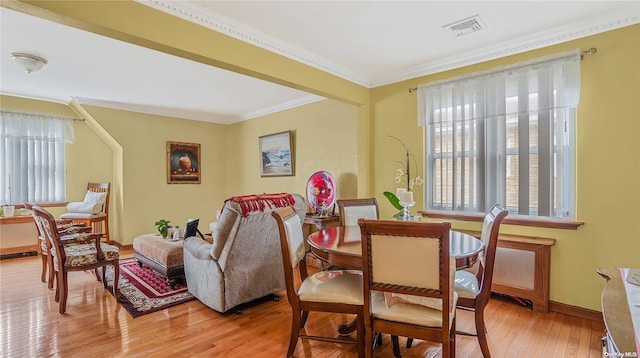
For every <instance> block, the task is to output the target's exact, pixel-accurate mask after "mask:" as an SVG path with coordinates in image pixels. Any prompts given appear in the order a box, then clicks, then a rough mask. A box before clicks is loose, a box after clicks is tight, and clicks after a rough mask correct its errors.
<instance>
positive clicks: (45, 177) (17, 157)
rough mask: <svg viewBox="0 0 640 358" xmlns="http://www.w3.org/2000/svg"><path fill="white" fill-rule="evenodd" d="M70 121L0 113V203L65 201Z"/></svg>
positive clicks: (25, 114) (71, 121)
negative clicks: (66, 149) (66, 157)
mask: <svg viewBox="0 0 640 358" xmlns="http://www.w3.org/2000/svg"><path fill="white" fill-rule="evenodd" d="M73 140H74V132H73V120H72V119H68V118H55V117H48V116H42V115H36V114H27V113H15V112H6V111H2V112H0V149H1V153H0V173H1V174H0V203H2V204H5V203H11V204H20V203H24V202H39V203H42V202H53V201H64V200H65V184H64V182H65V181H64V180H65V143H73Z"/></svg>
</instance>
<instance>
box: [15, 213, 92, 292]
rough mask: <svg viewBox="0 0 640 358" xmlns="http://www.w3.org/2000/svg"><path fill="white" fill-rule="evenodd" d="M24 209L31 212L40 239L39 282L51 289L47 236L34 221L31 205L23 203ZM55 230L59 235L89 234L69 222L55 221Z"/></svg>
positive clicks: (38, 223) (52, 278) (51, 278)
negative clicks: (40, 270)
mask: <svg viewBox="0 0 640 358" xmlns="http://www.w3.org/2000/svg"><path fill="white" fill-rule="evenodd" d="M24 207H25V208H26V209H27V210H29V211H30V212H31V215H32V216H33V219H34V222H35V224H36V229H37V231H38V239H40V258H41V259H42V273H41V274H40V280H41V281H42V282H47V286H48V287H49V289H52V288H53V282H54V280H55V275H54V274H53V258H52V256H51V255H50V254H49V253H50V252H51V248H50V247H49V240H47V236H46V234H45V233H44V231H43V229H42V225H40V222H39V221H38V220H37V219H36V216H35V214H34V213H33V204H31V203H24ZM56 229H57V230H58V233H60V235H70V234H76V233H88V232H91V228H90V227H86V226H85V225H84V224H81V223H72V222H71V220H56Z"/></svg>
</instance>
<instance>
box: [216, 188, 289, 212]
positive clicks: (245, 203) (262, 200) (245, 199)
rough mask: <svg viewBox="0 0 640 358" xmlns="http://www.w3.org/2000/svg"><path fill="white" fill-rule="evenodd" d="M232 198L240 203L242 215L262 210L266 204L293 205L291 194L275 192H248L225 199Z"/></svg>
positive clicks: (278, 206)
mask: <svg viewBox="0 0 640 358" xmlns="http://www.w3.org/2000/svg"><path fill="white" fill-rule="evenodd" d="M229 200H233V201H235V202H236V203H238V204H239V205H240V210H242V216H243V217H245V218H246V217H247V216H249V214H250V213H251V212H254V211H263V210H264V208H265V206H266V205H267V204H269V205H272V206H275V207H276V208H283V207H285V206H293V205H294V204H295V202H296V201H295V199H294V198H293V196H292V195H291V194H287V193H277V194H250V195H242V196H232V197H230V198H229V199H227V200H225V201H224V202H225V204H226V203H227V201H229Z"/></svg>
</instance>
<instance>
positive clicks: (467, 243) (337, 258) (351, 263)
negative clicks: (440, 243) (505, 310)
mask: <svg viewBox="0 0 640 358" xmlns="http://www.w3.org/2000/svg"><path fill="white" fill-rule="evenodd" d="M360 240H361V235H360V227H359V226H337V227H331V228H327V229H324V230H320V231H316V232H314V233H312V234H311V235H309V237H308V239H307V241H308V243H309V246H310V248H311V252H312V253H313V254H314V255H315V256H316V257H318V258H319V259H320V260H322V261H325V262H328V263H329V264H331V265H334V266H337V267H341V268H348V269H356V270H361V269H362V244H361V241H360ZM483 249H484V245H483V243H482V241H480V240H478V239H477V238H475V237H474V236H471V235H469V234H465V233H462V232H459V231H455V230H451V232H450V233H449V251H450V252H451V255H452V256H453V257H455V259H456V269H457V270H460V269H464V268H468V267H471V266H473V265H474V264H475V263H476V261H477V260H478V255H479V254H480V252H482V250H483Z"/></svg>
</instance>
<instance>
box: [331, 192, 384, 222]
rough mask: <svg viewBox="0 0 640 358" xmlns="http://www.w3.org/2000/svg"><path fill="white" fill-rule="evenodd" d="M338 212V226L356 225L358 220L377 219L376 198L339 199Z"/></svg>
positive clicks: (378, 215)
mask: <svg viewBox="0 0 640 358" xmlns="http://www.w3.org/2000/svg"><path fill="white" fill-rule="evenodd" d="M337 203H338V209H339V211H340V226H355V225H358V219H360V218H364V219H378V218H379V217H380V214H379V211H378V201H377V200H376V198H366V199H340V200H338V201H337Z"/></svg>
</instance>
